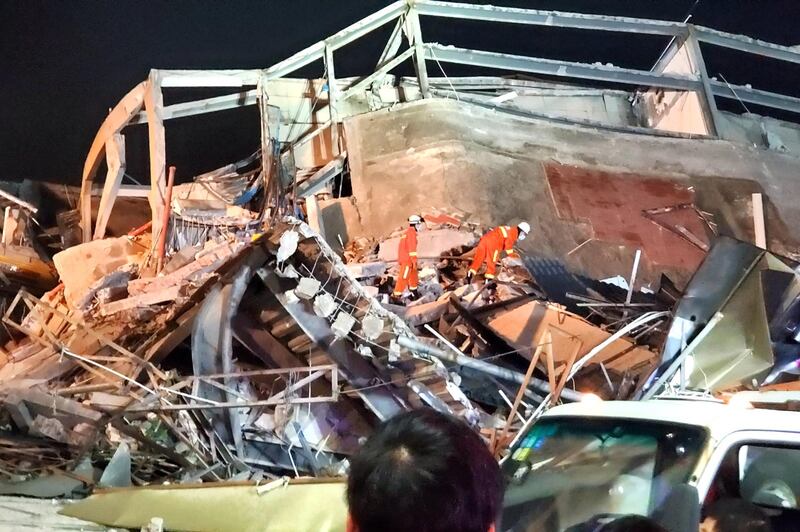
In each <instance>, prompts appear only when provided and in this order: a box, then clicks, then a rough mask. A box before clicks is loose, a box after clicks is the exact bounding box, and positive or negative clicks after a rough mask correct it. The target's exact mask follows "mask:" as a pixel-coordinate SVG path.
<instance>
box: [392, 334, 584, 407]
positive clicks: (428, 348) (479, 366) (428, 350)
mask: <svg viewBox="0 0 800 532" xmlns="http://www.w3.org/2000/svg"><path fill="white" fill-rule="evenodd" d="M397 343H398V344H400V345H401V346H402V347H405V348H406V349H410V350H411V351H416V352H417V353H424V354H426V355H430V356H433V357H436V358H438V359H440V360H444V361H446V362H452V363H453V364H458V365H459V366H466V367H468V368H472V369H474V370H476V371H480V372H481V373H486V374H488V375H492V376H494V377H497V378H498V379H502V380H504V381H509V382H516V383H517V384H522V382H523V381H524V380H525V375H523V374H522V373H518V372H516V371H513V370H510V369H506V368H502V367H500V366H497V365H495V364H489V363H488V362H483V361H482V360H478V359H475V358H472V357H468V356H466V355H464V354H461V353H460V352H454V353H450V352H448V351H444V350H442V349H439V348H438V347H436V346H433V345H430V344H427V343H425V342H421V341H419V340H415V339H413V338H409V337H407V336H399V337H398V338H397ZM530 384H531V386H533V387H534V388H536V389H538V390H541V391H543V392H546V393H549V392H550V385H549V384H548V383H546V382H545V381H543V380H540V379H536V378H533V379H531V382H530ZM561 395H562V396H563V397H564V399H568V400H570V401H580V400H581V398H582V397H583V394H582V393H580V392H575V391H572V390H570V389H568V388H566V389H564V391H563V392H562V393H561Z"/></svg>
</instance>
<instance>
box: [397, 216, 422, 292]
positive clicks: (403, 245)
mask: <svg viewBox="0 0 800 532" xmlns="http://www.w3.org/2000/svg"><path fill="white" fill-rule="evenodd" d="M397 262H398V264H399V265H400V272H399V274H398V276H397V284H396V285H395V287H394V295H395V296H397V297H399V296H401V295H402V294H403V292H404V291H405V289H406V288H408V289H409V290H416V289H417V285H418V284H419V278H418V272H417V230H416V229H414V228H413V227H409V228H408V229H406V232H405V233H403V236H401V237H400V245H399V246H398V248H397Z"/></svg>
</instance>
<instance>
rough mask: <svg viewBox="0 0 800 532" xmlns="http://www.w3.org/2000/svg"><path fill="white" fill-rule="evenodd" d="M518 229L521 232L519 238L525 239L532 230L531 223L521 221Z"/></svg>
mask: <svg viewBox="0 0 800 532" xmlns="http://www.w3.org/2000/svg"><path fill="white" fill-rule="evenodd" d="M517 229H518V233H519V236H518V237H517V240H525V237H526V236H528V233H530V232H531V224H529V223H528V222H520V223H518V224H517Z"/></svg>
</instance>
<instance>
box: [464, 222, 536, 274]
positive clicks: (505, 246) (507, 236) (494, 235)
mask: <svg viewBox="0 0 800 532" xmlns="http://www.w3.org/2000/svg"><path fill="white" fill-rule="evenodd" d="M530 231H531V226H530V224H529V223H528V222H520V223H519V225H517V226H516V227H511V226H508V225H500V226H498V227H495V228H494V229H492V230H491V231H489V232H488V233H486V234H485V235H483V236H482V237H481V240H480V242H478V247H477V248H475V258H473V259H472V264H471V265H470V267H469V273H468V274H467V282H468V283H471V282H472V278H473V277H475V274H476V273H478V270H479V269H480V267H481V264H483V263H484V262H486V273H484V274H483V275H484V277H485V278H486V279H488V280H490V281H491V280H492V279H494V277H495V274H496V272H497V263H498V262H499V261H500V254H501V253H502V252H503V251H505V252H506V253H507V254H508V256H509V257H516V256H517V254H516V253H515V252H514V244H516V243H517V241H519V240H525V237H526V236H527V235H528V233H530Z"/></svg>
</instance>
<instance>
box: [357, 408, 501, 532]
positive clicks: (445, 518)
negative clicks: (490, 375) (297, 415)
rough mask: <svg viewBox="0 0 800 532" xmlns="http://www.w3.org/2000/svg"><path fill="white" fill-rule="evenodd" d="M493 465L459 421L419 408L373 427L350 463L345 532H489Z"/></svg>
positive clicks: (495, 510)
mask: <svg viewBox="0 0 800 532" xmlns="http://www.w3.org/2000/svg"><path fill="white" fill-rule="evenodd" d="M502 498H503V479H502V476H501V473H500V467H499V466H498V464H497V462H496V461H495V459H494V457H493V456H492V454H491V453H490V452H489V449H488V448H487V446H486V444H485V443H484V442H483V440H482V439H481V438H480V436H478V434H476V433H475V432H473V431H472V430H471V429H470V428H469V427H468V426H467V425H466V424H465V423H464V422H462V421H461V420H459V419H456V418H454V417H452V416H448V415H445V414H441V413H439V412H437V411H435V410H433V409H430V408H423V409H419V410H414V411H411V412H405V413H403V414H399V415H397V416H395V417H393V418H392V419H390V420H388V421H386V422H385V423H383V424H382V425H380V426H379V427H378V429H377V430H376V431H375V433H374V434H372V436H370V437H369V439H368V440H367V441H366V442H365V443H364V446H363V447H362V448H361V449H360V450H359V451H358V452H357V453H356V455H355V456H354V457H353V458H352V460H351V465H350V476H349V478H348V481H347V502H348V505H349V509H350V519H349V522H348V531H350V532H407V531H414V532H451V531H459V532H488V531H490V530H494V523H495V520H496V518H497V517H498V515H499V513H500V510H501V504H502Z"/></svg>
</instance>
